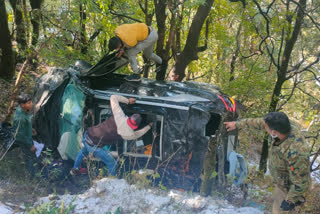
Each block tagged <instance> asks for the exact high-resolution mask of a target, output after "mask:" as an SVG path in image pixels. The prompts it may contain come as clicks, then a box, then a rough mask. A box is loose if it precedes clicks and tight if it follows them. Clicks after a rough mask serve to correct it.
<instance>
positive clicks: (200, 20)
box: [175, 0, 214, 81]
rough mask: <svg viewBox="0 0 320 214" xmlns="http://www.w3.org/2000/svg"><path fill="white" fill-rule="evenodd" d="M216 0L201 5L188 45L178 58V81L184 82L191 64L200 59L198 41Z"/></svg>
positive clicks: (176, 69)
mask: <svg viewBox="0 0 320 214" xmlns="http://www.w3.org/2000/svg"><path fill="white" fill-rule="evenodd" d="M213 2H214V0H206V1H205V4H203V5H200V6H199V8H198V10H197V13H196V15H195V16H194V18H193V20H192V24H191V27H190V30H189V33H188V37H187V41H186V45H185V47H184V49H183V51H182V53H181V54H180V55H179V56H178V57H177V62H176V66H175V74H176V75H178V79H177V81H182V79H183V78H184V77H185V69H186V67H187V66H188V65H189V63H190V62H191V61H193V60H197V59H198V41H199V37H200V32H201V28H202V26H203V24H204V21H205V20H206V18H207V16H208V15H209V13H210V10H211V6H212V4H213Z"/></svg>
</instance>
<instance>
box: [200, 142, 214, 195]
mask: <svg viewBox="0 0 320 214" xmlns="http://www.w3.org/2000/svg"><path fill="white" fill-rule="evenodd" d="M217 147H218V142H217V138H216V137H211V138H210V140H209V145H208V151H207V153H206V157H205V159H204V163H203V177H202V182H201V187H200V194H201V195H202V196H208V195H210V194H211V191H212V189H213V188H214V184H215V182H214V181H215V179H216V173H217V172H216V162H217V161H216V160H217V153H216V151H217Z"/></svg>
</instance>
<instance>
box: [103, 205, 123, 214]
mask: <svg viewBox="0 0 320 214" xmlns="http://www.w3.org/2000/svg"><path fill="white" fill-rule="evenodd" d="M120 213H121V207H118V208H117V209H116V211H115V212H114V213H112V212H106V214H120Z"/></svg>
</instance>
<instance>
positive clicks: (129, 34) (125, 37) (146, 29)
mask: <svg viewBox="0 0 320 214" xmlns="http://www.w3.org/2000/svg"><path fill="white" fill-rule="evenodd" d="M115 34H116V36H114V37H112V38H111V39H110V40H109V45H108V46H109V50H110V51H112V50H117V51H119V54H118V56H117V57H121V56H122V54H124V53H125V55H126V56H127V57H128V60H129V62H130V65H131V68H132V70H133V75H130V76H128V77H127V78H126V79H127V80H128V81H140V79H141V77H140V74H139V68H138V63H137V54H138V53H139V52H141V51H143V55H144V56H145V57H146V58H147V59H151V60H153V61H155V62H156V63H157V64H162V59H161V57H159V56H158V55H156V54H155V53H153V48H154V45H155V43H156V41H157V40H158V33H157V31H156V30H155V29H154V28H152V27H150V26H147V25H146V24H144V23H134V24H123V25H120V26H118V27H117V28H116V30H115Z"/></svg>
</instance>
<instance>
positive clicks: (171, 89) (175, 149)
mask: <svg viewBox="0 0 320 214" xmlns="http://www.w3.org/2000/svg"><path fill="white" fill-rule="evenodd" d="M124 65H126V62H125V61H121V60H118V59H117V58H116V57H115V54H111V55H108V56H105V57H104V58H103V59H102V60H100V62H98V63H97V64H96V65H95V66H92V67H91V65H89V64H87V63H85V62H82V61H77V62H76V64H75V65H74V66H70V67H69V68H66V69H60V68H56V69H52V70H51V71H50V72H49V73H47V74H45V75H44V76H42V77H41V78H40V79H39V81H38V82H37V85H36V89H35V96H34V106H35V117H34V119H35V128H36V130H37V133H38V135H39V137H40V139H42V140H43V142H44V143H45V144H46V146H47V147H49V148H50V149H52V150H53V151H58V152H59V153H58V152H57V154H59V155H60V156H61V157H62V158H63V159H70V160H74V159H75V157H76V155H77V153H78V152H79V151H80V148H81V146H82V143H81V140H80V139H81V135H82V133H83V130H85V129H86V128H87V127H90V126H92V125H96V124H98V123H101V122H102V121H103V120H105V119H107V118H109V117H110V116H111V115H112V112H111V107H110V96H111V95H113V94H117V95H122V96H125V97H133V98H135V99H136V103H135V104H134V105H123V106H122V109H123V110H124V112H125V114H126V115H128V116H129V115H131V114H133V113H140V114H141V116H142V118H143V120H142V123H141V124H140V127H144V126H145V125H146V124H148V123H150V122H153V124H154V125H153V126H152V129H151V130H149V131H148V132H147V133H146V134H145V135H144V136H142V137H141V138H140V139H138V140H136V141H126V140H123V141H118V142H115V143H114V144H113V145H112V146H111V147H110V148H109V150H111V153H112V155H113V156H114V157H115V158H116V159H118V160H122V161H118V167H119V169H118V170H119V175H123V172H128V171H131V170H138V169H152V170H153V172H154V173H155V174H157V175H159V176H158V179H157V182H161V183H162V184H167V185H168V186H175V187H178V188H184V189H191V188H192V189H197V188H198V187H199V184H200V183H201V179H200V175H201V173H202V172H203V169H204V165H205V164H204V163H205V158H206V154H207V151H208V144H209V142H211V143H215V145H217V147H216V148H217V151H218V152H217V155H216V154H215V153H214V155H215V157H214V158H213V159H218V161H217V162H219V163H221V164H222V165H223V166H222V167H220V166H218V164H217V166H216V167H214V168H217V169H218V170H220V171H221V170H222V169H223V170H224V169H225V168H227V167H226V166H225V165H224V164H225V163H227V155H226V154H227V153H228V152H229V151H230V150H234V149H235V147H236V143H235V142H237V133H227V132H226V131H225V129H224V126H223V122H224V121H230V120H235V119H236V117H237V113H236V103H235V101H234V100H233V99H232V98H229V97H228V96H227V95H225V94H223V93H222V92H221V91H220V90H219V88H218V87H216V86H213V85H210V84H204V83H197V82H183V83H180V82H165V81H156V80H151V79H143V80H142V81H141V82H127V81H125V80H124V77H125V76H126V75H125V74H120V73H117V71H119V70H120V69H121V68H122V67H124ZM217 142H218V143H217ZM227 150H229V151H227ZM207 156H208V154H207ZM216 157H217V158H216ZM214 164H215V163H214ZM211 168H212V167H211ZM223 170H222V171H223Z"/></svg>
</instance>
